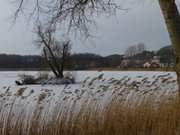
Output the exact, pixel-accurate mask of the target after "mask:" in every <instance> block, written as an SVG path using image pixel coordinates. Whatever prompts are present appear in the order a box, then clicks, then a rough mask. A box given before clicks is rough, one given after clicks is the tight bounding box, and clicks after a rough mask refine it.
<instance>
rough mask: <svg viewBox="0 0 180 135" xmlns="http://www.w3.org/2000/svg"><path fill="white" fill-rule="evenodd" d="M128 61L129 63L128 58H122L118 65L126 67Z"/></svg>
mask: <svg viewBox="0 0 180 135" xmlns="http://www.w3.org/2000/svg"><path fill="white" fill-rule="evenodd" d="M129 63H130V60H129V59H124V60H122V62H121V65H120V67H122V68H125V67H128V66H129Z"/></svg>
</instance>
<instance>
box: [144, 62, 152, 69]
mask: <svg viewBox="0 0 180 135" xmlns="http://www.w3.org/2000/svg"><path fill="white" fill-rule="evenodd" d="M143 67H144V68H150V67H151V64H150V63H149V62H146V63H144V64H143Z"/></svg>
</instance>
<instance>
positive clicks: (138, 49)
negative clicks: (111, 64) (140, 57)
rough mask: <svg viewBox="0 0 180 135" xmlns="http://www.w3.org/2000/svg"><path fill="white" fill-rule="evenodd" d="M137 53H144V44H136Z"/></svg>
mask: <svg viewBox="0 0 180 135" xmlns="http://www.w3.org/2000/svg"><path fill="white" fill-rule="evenodd" d="M136 50H137V53H142V52H144V51H146V45H145V44H144V43H139V44H137V49H136Z"/></svg>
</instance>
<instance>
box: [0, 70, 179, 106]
mask: <svg viewBox="0 0 180 135" xmlns="http://www.w3.org/2000/svg"><path fill="white" fill-rule="evenodd" d="M21 74H29V75H36V74H37V72H23V71H19V72H0V103H3V105H4V106H8V105H10V104H17V106H21V107H22V106H24V107H27V108H31V107H33V106H36V105H37V104H40V105H50V106H52V107H53V106H54V105H55V104H57V103H61V104H62V105H63V106H68V107H71V105H74V103H76V104H77V105H79V104H82V103H88V102H92V101H94V102H96V103H98V104H105V103H106V102H108V101H110V100H111V99H112V98H116V99H117V100H118V101H122V102H126V103H130V104H131V103H135V102H136V103H137V102H141V101H142V100H144V99H146V98H147V97H150V98H152V99H153V100H155V102H158V99H160V97H162V96H166V95H175V94H176V93H177V91H176V89H177V83H176V74H175V73H174V72H143V71H142V72H135V71H127V72H124V71H102V72H98V71H78V72H73V74H74V76H75V77H76V82H77V83H76V84H72V85H43V86H42V85H27V86H16V85H15V83H14V81H15V80H17V79H18V75H21Z"/></svg>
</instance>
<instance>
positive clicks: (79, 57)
mask: <svg viewBox="0 0 180 135" xmlns="http://www.w3.org/2000/svg"><path fill="white" fill-rule="evenodd" d="M121 61H122V55H111V56H107V57H103V56H100V55H96V54H90V53H84V54H73V55H72V56H71V57H70V60H69V62H68V64H67V65H66V68H68V69H75V70H85V69H89V68H96V67H97V68H100V67H116V66H118V65H119V64H120V63H121ZM0 69H1V70H7V69H27V70H28V69H30V70H31V69H39V70H41V69H42V70H43V69H48V65H47V64H46V62H45V60H44V59H43V57H41V56H38V55H32V56H31V55H27V56H22V55H9V54H0Z"/></svg>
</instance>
